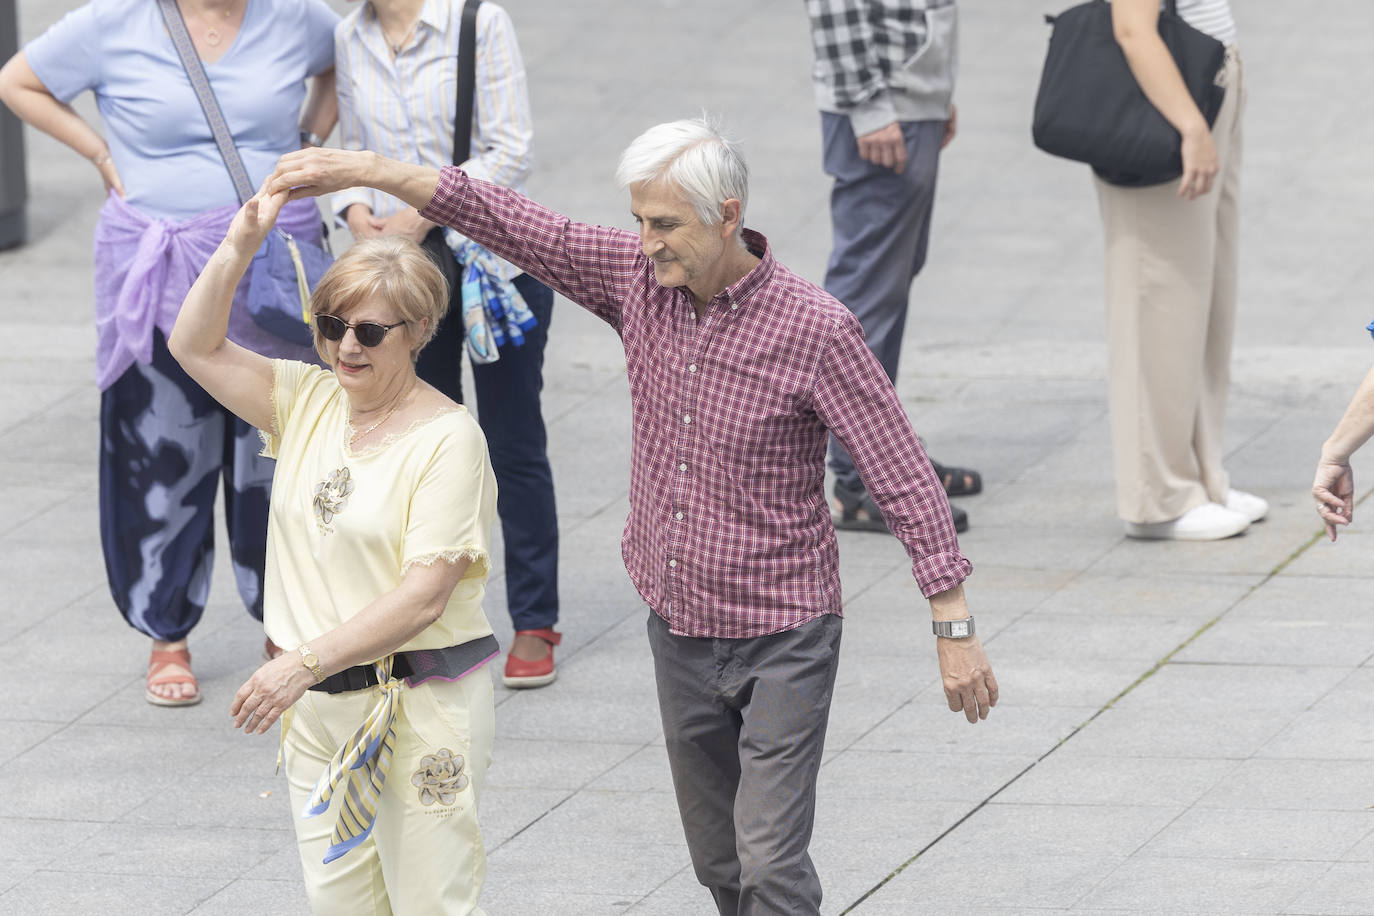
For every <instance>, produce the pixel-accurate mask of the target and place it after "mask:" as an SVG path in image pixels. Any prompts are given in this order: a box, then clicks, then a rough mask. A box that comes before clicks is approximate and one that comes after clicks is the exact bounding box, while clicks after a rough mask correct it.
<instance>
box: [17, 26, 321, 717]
mask: <svg viewBox="0 0 1374 916" xmlns="http://www.w3.org/2000/svg"><path fill="white" fill-rule="evenodd" d="M176 7H177V9H178V11H179V12H180V14H181V16H182V18H183V20H184V21H185V23H186V27H187V31H188V32H189V33H190V36H191V39H192V43H193V44H194V46H195V50H196V53H197V54H198V55H199V56H200V58H201V61H202V63H203V65H204V68H205V72H206V75H207V77H208V79H209V81H210V85H211V88H212V89H213V91H214V93H215V96H216V98H217V99H218V101H219V105H220V107H221V108H222V109H223V112H224V115H225V119H226V121H227V122H228V124H229V128H230V130H231V131H232V133H233V136H234V140H235V143H236V145H237V146H238V149H239V153H240V155H241V156H242V158H243V161H244V165H245V166H246V167H247V169H248V174H249V177H250V178H251V179H252V180H253V181H254V183H257V182H260V181H262V179H263V178H265V177H266V176H267V175H268V174H270V173H271V171H272V168H273V166H274V165H275V163H276V161H277V159H278V157H280V156H281V155H283V154H284V153H287V152H290V151H291V150H293V149H298V148H299V147H300V145H301V142H302V140H303V139H305V138H308V137H317V136H319V135H326V134H328V133H329V132H330V131H331V130H332V129H333V126H334V121H335V117H336V111H337V103H336V101H335V98H334V70H333V67H334V39H333V30H334V25H335V23H336V22H337V21H338V16H336V15H335V14H334V13H333V11H331V10H330V9H329V7H328V6H327V5H325V3H324V2H323V0H177V3H176ZM312 77H313V86H312V87H311V91H310V98H309V100H308V101H307V99H306V89H307V86H306V81H307V79H310V78H312ZM88 89H89V90H91V91H92V92H94V93H95V99H96V104H97V106H98V108H99V110H100V116H101V119H102V121H103V122H104V128H105V135H104V137H102V136H101V134H100V133H98V132H97V131H96V130H95V129H94V128H93V127H92V126H91V125H89V124H87V123H86V122H85V121H84V120H83V119H82V118H81V117H80V116H79V115H78V114H77V113H76V112H75V111H73V110H72V108H70V107H69V106H68V104H67V103H68V102H70V101H71V100H72V99H73V98H75V97H76V96H78V95H80V94H81V93H82V92H84V91H86V90H88ZM0 101H3V102H4V103H5V104H6V105H8V106H9V107H10V108H11V109H12V110H13V111H14V112H15V113H16V114H17V115H18V116H19V117H20V118H22V119H23V120H25V121H26V122H28V123H29V124H31V125H32V126H34V127H36V128H38V129H39V130H42V131H44V132H45V133H48V134H51V135H52V136H53V137H54V138H56V139H57V140H59V141H61V142H62V143H65V144H66V145H67V146H69V147H71V148H72V149H74V150H76V152H78V153H80V154H81V155H82V156H84V157H86V158H87V159H89V160H90V161H91V163H92V164H93V165H94V166H95V167H96V169H97V171H98V172H99V173H100V177H101V180H102V181H103V182H104V184H105V187H106V189H107V191H108V192H109V196H108V198H107V200H106V202H105V206H104V208H103V209H102V210H101V218H100V224H99V226H98V227H97V230H96V252H95V261H96V316H95V317H96V332H97V333H96V340H97V344H96V375H97V384H98V385H99V387H100V389H101V409H100V422H101V455H100V526H101V540H102V543H103V548H104V554H105V568H106V572H107V573H108V576H109V580H110V589H111V593H112V594H113V597H114V600H115V603H116V604H117V605H118V606H119V609H120V611H121V612H122V613H123V614H124V617H125V619H126V620H127V621H128V622H129V624H130V625H131V626H133V627H135V628H136V629H138V630H140V631H141V632H143V633H144V634H146V635H148V636H149V637H151V638H152V640H153V652H152V657H151V660H150V662H149V667H148V679H147V691H146V697H147V699H148V701H149V702H150V703H155V704H158V705H163V706H182V705H189V704H192V703H197V702H199V701H200V692H199V688H198V686H197V684H196V680H195V677H194V675H193V674H192V672H191V667H190V666H191V658H190V653H189V651H188V650H187V645H186V637H187V634H188V633H189V632H190V631H191V628H192V627H194V626H195V624H196V623H197V621H199V619H200V616H201V612H202V610H203V609H204V605H205V600H206V597H207V593H208V591H209V579H210V569H211V566H212V561H213V549H214V529H213V513H214V498H215V490H216V488H217V483H218V478H219V477H221V476H222V477H223V479H224V488H225V515H226V518H227V521H228V529H229V531H228V534H229V542H230V549H231V552H232V556H233V560H234V572H235V577H236V579H237V582H238V586H239V593H240V595H241V597H242V599H243V602H244V604H245V605H246V606H247V607H248V609H249V611H250V612H251V613H252V614H253V615H254V616H255V617H257V618H258V619H261V618H262V576H263V561H264V555H265V550H266V546H265V542H266V525H267V501H268V490H269V488H270V486H271V480H272V463H271V462H270V461H269V460H268V459H266V458H261V457H259V456H258V455H257V445H258V443H257V434H256V433H255V432H254V430H253V429H252V428H251V427H249V426H247V425H246V424H244V423H243V422H242V421H239V420H237V419H236V418H235V417H234V416H233V415H232V414H230V413H229V412H228V411H226V410H224V409H223V408H222V407H220V406H219V405H218V404H217V403H216V402H215V400H214V399H213V398H211V397H210V396H209V395H208V394H206V393H205V392H204V391H203V390H202V389H201V388H200V386H198V385H196V384H195V382H193V381H192V380H191V379H190V378H189V377H188V376H187V375H186V374H185V373H184V372H182V371H181V368H180V367H179V366H178V365H177V364H176V361H175V360H173V359H172V358H171V356H170V354H169V353H168V352H167V346H166V336H167V335H168V334H169V333H170V332H171V329H172V324H173V323H174V321H175V319H176V313H177V309H178V308H179V307H180V304H181V301H182V300H183V299H184V298H185V296H186V293H187V291H188V290H189V289H190V286H191V284H192V282H194V280H195V277H196V275H197V274H198V273H199V272H200V270H201V268H202V267H203V266H204V264H205V262H206V260H207V259H208V258H209V256H210V254H211V253H212V252H213V251H214V250H215V247H216V245H217V244H218V241H219V240H220V239H221V238H223V237H224V233H225V231H226V230H227V229H228V226H229V222H230V220H231V219H232V217H233V215H234V213H235V211H236V210H237V209H238V199H237V196H236V194H235V191H234V186H233V183H232V181H231V180H230V177H229V173H228V171H227V169H226V168H225V165H224V162H223V160H222V159H221V158H220V154H219V151H218V149H217V147H216V146H215V144H214V140H213V136H212V133H211V130H210V126H209V124H208V122H207V121H206V119H205V116H204V114H203V112H202V110H201V108H200V104H199V102H198V100H197V98H196V95H195V92H194V90H192V88H191V84H190V80H189V79H188V77H187V76H186V72H185V70H184V68H183V67H182V64H181V60H180V58H179V57H178V56H177V52H176V49H175V47H174V46H173V44H172V40H171V37H170V35H169V34H168V31H167V28H166V25H165V24H164V20H163V18H162V12H161V10H160V8H159V4H158V3H157V2H155V0H93V2H91V3H88V4H86V5H84V6H81V7H79V8H77V9H74V10H72V11H71V12H69V13H68V14H67V15H66V16H65V17H63V18H62V19H61V20H60V21H59V22H58V23H56V24H55V25H54V26H52V28H50V29H48V30H47V31H46V32H44V33H43V34H42V35H40V36H39V37H38V38H36V39H34V40H33V41H31V42H30V43H29V44H28V45H27V46H26V47H25V48H24V50H22V51H20V52H19V53H18V54H16V55H15V56H14V57H13V58H12V59H11V60H10V61H9V63H7V64H6V65H5V67H4V68H3V70H0ZM282 224H283V225H284V226H285V227H286V228H287V229H288V231H292V232H294V233H298V234H301V235H302V236H303V237H305V238H306V239H309V240H312V241H318V239H319V233H320V220H319V215H318V211H316V210H315V209H314V206H313V205H308V206H305V207H300V208H297V209H296V210H295V211H294V212H287V213H283V215H282ZM234 313H235V314H234V315H233V316H232V317H231V319H230V336H231V337H232V338H234V339H235V340H236V341H237V342H239V343H241V344H243V345H245V346H247V347H249V348H251V349H253V350H256V351H257V352H260V353H265V354H267V355H270V356H278V357H294V358H302V357H304V358H309V348H304V349H302V348H299V347H295V346H292V345H290V344H287V343H286V342H284V341H282V340H279V339H277V338H275V337H273V336H272V335H270V334H268V333H267V332H266V331H263V330H261V329H260V328H258V327H257V326H256V325H254V324H253V323H252V321H251V319H250V318H249V317H248V316H247V314H246V312H245V310H244V308H243V307H242V303H240V302H236V303H235V308H234Z"/></svg>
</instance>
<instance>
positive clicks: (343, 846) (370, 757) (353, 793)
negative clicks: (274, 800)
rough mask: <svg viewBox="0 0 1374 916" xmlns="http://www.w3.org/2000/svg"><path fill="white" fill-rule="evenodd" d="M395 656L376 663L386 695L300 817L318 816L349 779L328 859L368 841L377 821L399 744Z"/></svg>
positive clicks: (340, 754) (331, 765)
mask: <svg viewBox="0 0 1374 916" xmlns="http://www.w3.org/2000/svg"><path fill="white" fill-rule="evenodd" d="M394 658H395V656H391V655H388V656H387V657H386V658H385V659H383V660H382V661H380V662H378V663H377V680H378V682H379V683H378V686H379V687H380V688H381V691H382V696H381V699H379V700H378V701H377V705H376V706H374V707H373V708H372V711H371V712H370V713H368V715H367V718H366V719H365V720H364V721H363V724H362V725H361V726H359V727H358V730H357V731H356V732H354V733H353V736H352V737H351V738H349V739H348V740H347V741H345V742H344V743H343V744H342V745H341V746H340V747H339V750H338V752H337V753H335V755H334V759H333V760H330V761H329V765H328V766H327V767H325V769H324V772H323V773H321V774H320V779H319V782H317V783H316V784H315V791H314V792H312V793H310V799H309V801H307V802H306V804H305V810H304V811H302V812H301V816H302V817H315V816H316V815H319V814H323V813H324V812H325V811H327V810H328V809H329V803H330V801H331V800H332V799H333V798H334V794H335V793H336V792H337V791H338V790H339V785H340V783H342V782H343V781H344V780H345V778H347V781H348V791H347V793H346V795H345V796H344V799H343V802H342V803H341V804H340V806H339V815H338V820H337V821H335V823H334V835H333V836H331V837H330V840H329V849H328V850H327V851H326V852H325V855H324V862H325V864H326V865H327V864H329V863H330V862H333V861H334V860H335V859H337V858H339V857H340V856H342V855H344V854H346V853H348V852H349V851H350V850H352V849H354V848H355V847H357V846H358V845H359V844H361V843H362V842H363V840H366V839H367V837H368V835H369V834H371V833H372V825H373V823H374V822H375V821H376V820H377V805H378V803H379V802H380V801H381V798H382V786H384V785H385V784H386V774H387V771H388V770H389V769H390V768H391V756H392V754H393V753H394V751H395V749H396V713H397V711H398V703H399V702H400V692H401V685H402V683H403V682H401V681H398V680H396V678H395V677H393V676H392V673H391V666H392V662H393V660H394Z"/></svg>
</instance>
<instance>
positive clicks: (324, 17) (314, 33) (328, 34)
mask: <svg viewBox="0 0 1374 916" xmlns="http://www.w3.org/2000/svg"><path fill="white" fill-rule="evenodd" d="M338 24H339V14H338V13H336V12H334V11H333V10H332V9H330V8H329V7H328V6H327V5H325V3H324V0H306V3H305V34H306V48H307V50H306V53H307V55H308V56H309V60H310V65H309V68H308V70H307V71H306V72H307V73H308V74H309V75H310V76H314V75H315V74H317V73H323V72H324V71H325V70H328V69H329V68H330V67H332V66H334V27H335V26H336V25H338Z"/></svg>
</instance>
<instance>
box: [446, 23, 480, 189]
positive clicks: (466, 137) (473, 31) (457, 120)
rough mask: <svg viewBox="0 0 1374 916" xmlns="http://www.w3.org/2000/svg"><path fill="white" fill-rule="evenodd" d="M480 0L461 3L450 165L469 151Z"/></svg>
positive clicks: (468, 153) (475, 81) (474, 103)
mask: <svg viewBox="0 0 1374 916" xmlns="http://www.w3.org/2000/svg"><path fill="white" fill-rule="evenodd" d="M481 5H482V0H467V2H466V3H464V4H463V24H462V27H461V28H459V30H458V106H457V109H456V110H455V112H454V115H453V164H454V165H462V164H463V163H464V162H467V160H468V156H469V155H470V154H471V152H472V115H473V111H474V110H475V109H476V107H477V97H476V96H477V7H479V6H481Z"/></svg>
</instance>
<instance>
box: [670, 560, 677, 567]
mask: <svg viewBox="0 0 1374 916" xmlns="http://www.w3.org/2000/svg"><path fill="white" fill-rule="evenodd" d="M668 565H669V566H671V567H673V569H677V560H669V561H668Z"/></svg>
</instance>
